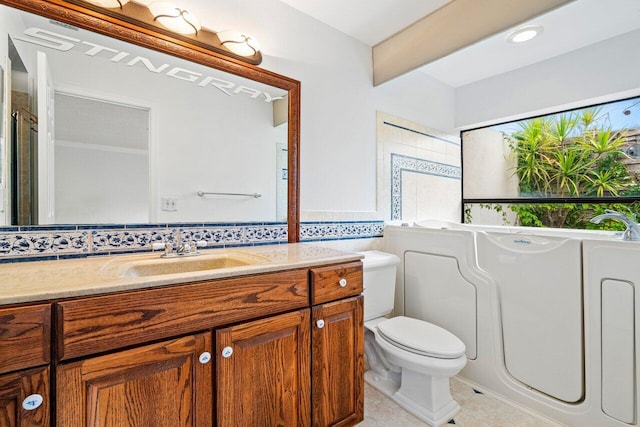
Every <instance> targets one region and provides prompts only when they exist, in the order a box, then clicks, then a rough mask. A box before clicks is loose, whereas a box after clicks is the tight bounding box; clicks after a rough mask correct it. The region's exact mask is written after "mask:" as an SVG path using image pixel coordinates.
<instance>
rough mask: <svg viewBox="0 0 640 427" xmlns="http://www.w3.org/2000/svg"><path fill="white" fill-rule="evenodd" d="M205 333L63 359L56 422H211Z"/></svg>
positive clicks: (167, 426) (158, 426) (158, 425)
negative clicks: (111, 352)
mask: <svg viewBox="0 0 640 427" xmlns="http://www.w3.org/2000/svg"><path fill="white" fill-rule="evenodd" d="M212 366H213V363H212V361H211V335H210V334H209V333H202V334H198V335H192V336H187V337H182V338H178V339H175V340H170V341H165V342H161V343H158V344H152V345H147V346H143V347H139V348H135V349H131V350H125V351H121V352H117V353H113V354H109V355H104V356H98V357H93V358H89V359H85V360H81V361H78V362H72V363H68V364H64V365H61V366H59V367H58V371H57V381H56V383H57V392H56V394H57V425H58V426H64V427H81V426H82V427H84V426H91V427H97V426H101V427H121V426H129V427H149V426H154V427H182V426H184V427H187V426H211V425H212V393H213V377H212V372H213V369H212Z"/></svg>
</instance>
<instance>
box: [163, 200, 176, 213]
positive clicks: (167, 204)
mask: <svg viewBox="0 0 640 427" xmlns="http://www.w3.org/2000/svg"><path fill="white" fill-rule="evenodd" d="M160 209H161V210H163V211H166V212H175V211H177V210H178V201H177V200H176V199H171V198H168V197H163V198H162V206H161V207H160Z"/></svg>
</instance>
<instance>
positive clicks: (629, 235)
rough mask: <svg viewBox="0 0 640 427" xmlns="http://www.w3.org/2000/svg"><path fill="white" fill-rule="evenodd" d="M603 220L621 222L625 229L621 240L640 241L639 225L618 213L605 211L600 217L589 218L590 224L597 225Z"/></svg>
mask: <svg viewBox="0 0 640 427" xmlns="http://www.w3.org/2000/svg"><path fill="white" fill-rule="evenodd" d="M603 219H616V220H618V221H620V222H623V223H624V224H625V225H626V226H627V229H626V230H624V233H622V240H640V225H638V223H636V222H635V221H633V220H631V219H630V218H629V217H628V216H626V215H624V214H621V213H620V212H616V211H612V210H609V209H607V210H605V211H604V213H603V214H602V215H598V216H596V217H593V218H591V222H593V223H594V224H599V223H600V221H602V220H603Z"/></svg>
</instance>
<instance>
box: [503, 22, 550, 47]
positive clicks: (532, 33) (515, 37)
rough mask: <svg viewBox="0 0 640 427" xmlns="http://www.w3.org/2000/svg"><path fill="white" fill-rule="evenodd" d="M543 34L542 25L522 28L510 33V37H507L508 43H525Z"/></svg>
mask: <svg viewBox="0 0 640 427" xmlns="http://www.w3.org/2000/svg"><path fill="white" fill-rule="evenodd" d="M541 33H542V25H527V26H526V27H520V28H518V29H517V30H515V31H512V32H510V33H509V35H507V41H508V42H509V43H524V42H526V41H529V40H531V39H532V38H534V37H537V36H539V35H540V34H541Z"/></svg>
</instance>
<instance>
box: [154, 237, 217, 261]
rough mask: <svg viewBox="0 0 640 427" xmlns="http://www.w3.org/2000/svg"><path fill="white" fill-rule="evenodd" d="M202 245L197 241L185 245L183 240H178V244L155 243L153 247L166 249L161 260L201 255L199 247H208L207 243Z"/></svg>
mask: <svg viewBox="0 0 640 427" xmlns="http://www.w3.org/2000/svg"><path fill="white" fill-rule="evenodd" d="M202 243H204V244H201V242H197V241H195V240H192V241H190V242H189V243H183V242H182V241H181V240H178V241H177V242H162V243H157V244H155V243H154V244H153V245H152V247H153V248H154V249H156V248H157V249H164V253H163V254H162V255H160V257H161V258H175V257H184V256H196V255H200V252H198V246H204V245H206V243H205V242H202Z"/></svg>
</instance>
